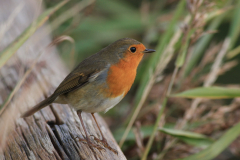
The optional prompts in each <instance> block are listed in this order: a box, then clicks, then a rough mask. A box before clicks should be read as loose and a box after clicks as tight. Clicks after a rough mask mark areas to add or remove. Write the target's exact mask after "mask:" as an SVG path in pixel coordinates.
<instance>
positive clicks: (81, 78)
mask: <svg viewBox="0 0 240 160" xmlns="http://www.w3.org/2000/svg"><path fill="white" fill-rule="evenodd" d="M98 58H99V57H97V55H93V56H92V57H91V60H90V59H89V58H88V59H85V60H84V61H83V62H81V63H80V64H79V65H78V66H77V67H76V68H75V69H74V70H73V71H72V72H71V73H70V74H69V75H68V76H67V77H66V78H65V79H64V80H63V81H62V83H61V84H60V85H59V86H58V88H57V89H56V90H55V92H54V93H53V95H54V97H56V96H59V95H61V94H66V93H68V92H71V91H73V90H75V89H78V88H81V87H83V86H84V85H87V84H88V83H89V82H90V81H93V80H94V79H95V78H96V77H97V76H98V75H99V74H100V73H101V72H102V71H103V70H105V69H106V67H107V63H106V62H104V61H101V60H99V59H98Z"/></svg>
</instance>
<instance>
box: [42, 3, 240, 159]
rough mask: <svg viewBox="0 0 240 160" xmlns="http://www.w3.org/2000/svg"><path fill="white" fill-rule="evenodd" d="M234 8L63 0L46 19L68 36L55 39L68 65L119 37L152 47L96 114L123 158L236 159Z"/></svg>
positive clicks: (237, 10) (239, 48)
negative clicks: (115, 99)
mask: <svg viewBox="0 0 240 160" xmlns="http://www.w3.org/2000/svg"><path fill="white" fill-rule="evenodd" d="M44 3H45V5H46V6H45V7H46V8H49V7H53V6H55V5H56V4H57V3H58V1H56V0H44ZM239 15H240V2H239V1H236V0H235V1H234V0H211V1H210V0H181V1H180V0H142V1H137V0H121V1H120V0H114V1H111V0H99V1H94V0H83V1H77V0H71V1H69V2H68V3H67V4H66V5H64V6H63V7H62V8H61V9H59V10H58V11H57V12H56V13H55V14H54V15H53V16H51V17H50V25H51V27H52V35H53V37H54V38H57V37H59V36H63V35H64V36H66V37H71V38H72V39H73V40H74V41H71V42H63V43H61V44H60V45H58V48H59V53H60V55H61V57H62V59H63V60H64V61H65V62H66V64H67V66H68V67H69V69H72V68H73V67H74V66H75V65H76V64H78V63H79V62H81V61H82V60H83V59H85V58H86V57H88V56H90V55H92V54H94V53H96V52H98V51H99V50H101V49H102V48H104V47H106V46H107V45H108V44H110V43H112V42H114V41H116V40H118V39H120V38H124V37H129V38H134V39H136V40H138V41H140V42H142V43H143V44H144V45H145V46H146V47H147V48H152V49H156V50H157V52H156V53H154V54H152V55H150V54H149V55H145V57H144V59H143V61H142V62H141V64H140V66H139V68H138V73H137V78H136V80H135V82H134V85H133V87H132V88H131V90H130V92H129V93H128V94H127V96H126V97H125V98H124V100H123V101H121V102H120V103H119V104H118V105H117V106H116V107H114V108H113V109H111V110H110V111H108V112H107V113H106V114H104V115H103V117H104V119H105V120H106V122H107V123H108V124H109V126H110V128H111V130H112V132H113V134H114V136H115V138H116V140H117V141H118V142H120V140H121V139H122V141H121V142H120V144H121V145H122V144H123V146H122V150H123V152H124V153H125V155H126V157H127V159H129V160H135V159H164V160H168V159H169V160H170V159H180V158H185V159H204V160H205V159H214V158H215V159H218V160H219V159H224V160H225V159H240V154H239V153H240V150H239V148H240V138H239V137H238V135H239V134H240V129H239V127H238V125H239V124H238V122H239V121H240V116H239V115H240V99H239V98H238V97H239V96H240V94H239V90H238V89H239V82H240V76H239V69H240V64H239V59H240V55H239V53H240V45H239V44H240V38H239V32H240V19H239ZM72 47H73V48H74V52H72V51H71V48H72ZM73 53H74V54H73ZM212 86H221V87H223V88H220V90H219V88H214V87H212ZM199 87H200V90H192V89H195V88H199ZM186 90H190V93H189V92H183V91H186ZM180 92H182V94H181V93H180ZM177 93H180V94H177ZM173 94H174V95H173ZM193 95H194V96H193ZM93 98H94V97H93ZM203 98H204V99H203ZM223 98H224V99H223ZM226 98H227V99H226ZM212 99H214V100H212ZM102 114H103V113H102ZM129 121H131V122H132V123H131V122H130V124H129ZM126 128H128V129H126ZM128 131H129V133H128ZM124 133H125V135H126V137H125V140H124V138H122V136H123V134H124ZM123 142H124V143H123ZM190 155H191V156H192V157H191V156H190Z"/></svg>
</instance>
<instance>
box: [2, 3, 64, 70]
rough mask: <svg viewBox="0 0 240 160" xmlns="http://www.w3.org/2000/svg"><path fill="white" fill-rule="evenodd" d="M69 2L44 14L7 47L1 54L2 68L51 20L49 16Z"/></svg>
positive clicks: (58, 5) (60, 4)
mask: <svg viewBox="0 0 240 160" xmlns="http://www.w3.org/2000/svg"><path fill="white" fill-rule="evenodd" d="M67 2H68V1H66V0H65V1H62V2H60V3H59V4H57V5H56V6H55V7H52V8H50V9H48V10H46V11H45V12H43V13H42V14H41V15H40V16H39V17H38V18H37V19H36V20H35V21H33V22H32V24H31V25H30V26H29V27H28V28H27V29H26V30H25V31H24V32H23V33H22V34H21V35H20V36H19V37H18V38H17V39H16V40H15V41H14V42H12V43H11V44H10V45H9V46H8V47H6V48H5V49H4V50H3V51H2V52H1V53H0V68H1V67H2V66H3V65H4V64H5V63H6V62H7V61H8V60H9V59H10V58H11V57H12V56H13V55H14V53H15V52H16V51H17V50H18V49H19V48H20V47H21V46H22V45H23V43H24V42H25V41H26V40H27V39H28V38H29V37H30V36H31V35H33V33H34V32H35V31H36V30H37V29H38V28H39V27H41V26H42V25H43V24H44V23H45V22H46V21H47V20H48V19H49V16H50V15H51V14H53V13H54V12H55V11H57V10H58V9H59V8H60V7H62V6H63V5H64V4H66V3H67Z"/></svg>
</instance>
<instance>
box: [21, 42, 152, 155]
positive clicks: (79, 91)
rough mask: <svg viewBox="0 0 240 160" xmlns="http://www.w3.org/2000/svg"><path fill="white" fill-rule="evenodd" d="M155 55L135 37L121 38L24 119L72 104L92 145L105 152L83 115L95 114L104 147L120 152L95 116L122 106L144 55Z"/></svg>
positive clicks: (90, 59) (87, 61) (78, 69)
mask: <svg viewBox="0 0 240 160" xmlns="http://www.w3.org/2000/svg"><path fill="white" fill-rule="evenodd" d="M152 52H155V50H153V49H146V47H145V46H144V45H143V44H142V43H140V42H138V41H136V40H134V39H131V38H123V39H119V40H117V41H116V42H114V43H112V44H110V45H109V46H107V47H106V48H104V49H102V50H101V51H99V52H98V53H96V54H94V55H92V56H90V57H88V58H87V59H85V60H83V61H82V62H81V63H80V64H79V65H78V66H77V67H76V68H75V69H74V70H73V71H72V72H71V73H70V74H69V75H68V76H67V77H66V78H65V79H64V80H63V81H62V83H61V84H60V85H59V86H58V87H57V89H56V90H55V91H54V93H53V94H52V95H51V96H49V97H48V98H46V99H45V100H43V101H42V102H40V103H39V104H37V105H36V106H34V107H33V108H31V109H30V110H28V111H27V112H25V113H24V114H23V115H22V117H27V116H30V115H32V114H34V113H35V112H37V111H38V110H40V109H42V108H44V107H46V106H48V105H50V104H51V103H60V104H69V105H70V106H71V107H73V108H74V109H75V110H76V111H77V114H78V117H79V119H80V122H81V124H82V126H83V129H84V132H85V135H86V138H85V141H86V142H87V144H88V146H89V147H90V148H91V147H95V148H97V149H103V148H101V147H100V146H99V145H96V144H95V143H92V142H91V141H90V138H89V136H87V132H86V128H85V126H84V123H83V119H82V116H81V113H82V112H88V113H91V114H92V117H93V118H94V121H95V122H96V124H97V127H98V129H99V131H100V133H101V136H102V140H100V139H98V138H96V137H94V140H96V141H97V142H101V143H102V144H103V145H104V147H106V148H108V149H110V150H111V151H113V152H115V153H117V151H116V150H114V149H113V148H111V147H110V146H109V145H108V143H107V140H106V138H105V137H104V136H103V133H102V131H101V129H100V128H99V125H98V123H97V120H96V118H95V116H94V113H96V112H102V111H105V112H107V111H108V110H109V109H111V108H112V107H114V106H115V105H116V104H118V103H119V102H120V101H121V100H122V99H123V97H124V96H125V95H126V94H127V92H128V91H129V90H130V88H131V86H132V84H133V82H134V79H135V77H136V71H137V67H138V64H139V62H140V61H141V59H142V57H143V55H144V53H152Z"/></svg>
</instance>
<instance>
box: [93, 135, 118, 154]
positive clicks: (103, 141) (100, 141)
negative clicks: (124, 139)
mask: <svg viewBox="0 0 240 160" xmlns="http://www.w3.org/2000/svg"><path fill="white" fill-rule="evenodd" d="M91 136H93V137H94V140H95V141H97V142H98V143H101V144H102V145H103V146H104V147H105V148H108V149H109V150H110V151H112V152H113V153H115V154H116V155H118V151H117V150H116V149H113V148H112V147H111V146H109V144H108V143H107V140H106V139H105V138H104V137H103V139H99V138H97V137H96V136H94V135H91Z"/></svg>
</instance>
